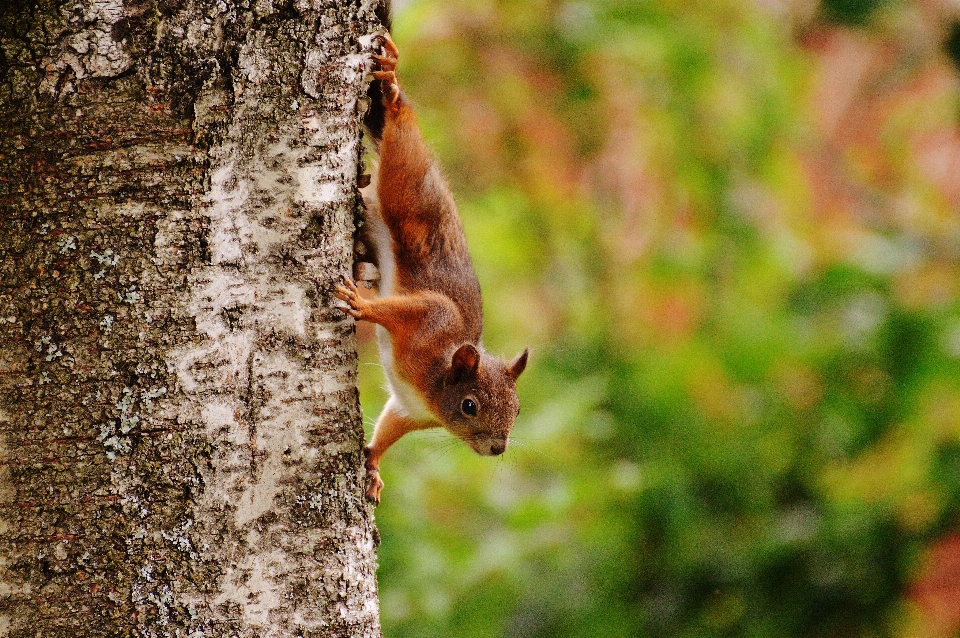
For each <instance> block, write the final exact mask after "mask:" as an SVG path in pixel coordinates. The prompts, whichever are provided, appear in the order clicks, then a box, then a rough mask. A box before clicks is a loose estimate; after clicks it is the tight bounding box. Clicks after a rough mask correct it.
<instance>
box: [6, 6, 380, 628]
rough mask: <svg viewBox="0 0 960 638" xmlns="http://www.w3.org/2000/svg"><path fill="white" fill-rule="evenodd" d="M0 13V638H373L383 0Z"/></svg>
mask: <svg viewBox="0 0 960 638" xmlns="http://www.w3.org/2000/svg"><path fill="white" fill-rule="evenodd" d="M2 4H3V5H5V6H3V7H0V131H2V135H0V636H11V637H22V636H43V637H57V636H71V637H86V636H150V637H153V636H183V637H185V638H186V637H189V638H200V637H202V636H207V637H213V636H217V637H219V636H238V637H248V636H249V637H253V636H256V637H272V636H345V637H346V636H350V637H353V636H379V634H380V630H379V620H378V602H377V592H376V581H375V566H376V557H375V545H376V539H377V536H376V529H375V527H374V521H373V511H372V509H371V507H370V505H368V504H367V503H366V502H365V501H364V499H363V488H364V471H363V459H362V450H361V448H362V444H363V431H362V427H361V425H362V422H361V416H360V409H359V403H358V395H357V390H356V354H355V341H354V331H353V322H352V320H348V319H347V318H345V316H344V315H343V314H342V313H341V312H339V311H337V310H333V309H331V305H330V301H331V298H332V297H331V290H332V286H333V284H334V283H335V282H336V281H338V280H339V279H340V278H341V277H342V276H343V275H344V274H346V273H348V272H349V269H350V266H351V263H352V256H353V249H352V233H353V228H354V219H355V214H356V212H357V206H358V204H359V198H358V195H357V189H356V178H357V174H358V171H359V170H360V164H359V163H360V153H361V146H360V121H361V117H362V112H363V108H364V105H363V102H362V99H361V98H362V96H363V95H364V91H365V86H366V84H365V75H366V72H367V71H368V69H369V55H368V54H369V52H370V50H371V48H372V46H373V45H374V40H373V34H374V33H375V31H376V29H377V28H378V23H377V21H376V18H375V16H374V8H375V7H374V6H373V4H374V2H373V0H356V1H353V2H345V1H342V0H340V1H338V0H272V1H271V0H247V1H244V0H186V1H184V2H173V1H170V0H70V1H67V2H63V1H61V0H41V1H40V2H13V3H12V4H11V3H2Z"/></svg>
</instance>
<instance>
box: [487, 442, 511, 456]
mask: <svg viewBox="0 0 960 638" xmlns="http://www.w3.org/2000/svg"><path fill="white" fill-rule="evenodd" d="M506 449H507V444H506V443H500V442H497V443H491V444H490V454H491V455H492V456H498V455H500V454H503V451H504V450H506Z"/></svg>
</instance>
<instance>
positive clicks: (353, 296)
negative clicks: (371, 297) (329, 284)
mask: <svg viewBox="0 0 960 638" xmlns="http://www.w3.org/2000/svg"><path fill="white" fill-rule="evenodd" d="M334 294H335V295H336V297H337V299H339V300H340V301H345V302H347V307H346V308H344V310H345V311H346V312H347V313H348V314H349V315H350V316H352V317H354V318H356V319H362V318H363V307H364V304H365V303H366V302H365V301H364V299H363V297H361V296H360V291H359V290H358V289H357V284H355V283H353V281H352V280H350V279H347V278H346V277H344V279H343V284H342V285H340V286H337V289H336V291H335V292H334Z"/></svg>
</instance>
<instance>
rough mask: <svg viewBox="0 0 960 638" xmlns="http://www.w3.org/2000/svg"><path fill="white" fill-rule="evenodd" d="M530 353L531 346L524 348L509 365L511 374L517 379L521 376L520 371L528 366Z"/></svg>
mask: <svg viewBox="0 0 960 638" xmlns="http://www.w3.org/2000/svg"><path fill="white" fill-rule="evenodd" d="M529 354H530V348H524V349H523V352H521V353H520V354H519V355H517V358H516V359H514V360H513V361H511V362H510V365H508V366H507V371H508V372H509V373H510V376H511V377H513V378H514V379H516V378H517V377H519V376H520V373H521V372H523V371H524V370H525V369H526V367H527V357H528V356H529Z"/></svg>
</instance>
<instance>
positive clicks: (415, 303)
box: [335, 35, 529, 503]
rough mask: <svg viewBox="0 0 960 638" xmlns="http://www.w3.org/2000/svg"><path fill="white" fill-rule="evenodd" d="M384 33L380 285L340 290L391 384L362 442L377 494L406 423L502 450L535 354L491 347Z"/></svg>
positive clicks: (453, 212)
mask: <svg viewBox="0 0 960 638" xmlns="http://www.w3.org/2000/svg"><path fill="white" fill-rule="evenodd" d="M380 37H381V42H382V45H383V52H384V55H374V56H373V57H374V60H375V63H376V64H375V71H374V73H373V78H374V79H373V82H372V87H371V91H370V95H371V96H373V97H377V98H379V102H380V103H379V104H378V105H375V106H376V107H378V109H379V112H377V113H375V114H374V116H373V117H372V118H371V117H368V118H367V125H368V130H369V131H370V133H371V136H372V137H373V140H374V144H375V146H376V148H377V149H378V151H379V169H378V170H376V171H374V173H375V175H374V176H373V177H372V183H371V184H370V186H369V187H368V188H366V189H364V190H365V191H367V192H366V193H365V200H366V202H365V203H366V214H365V224H364V229H363V233H364V235H365V236H366V238H367V239H368V243H369V244H371V246H370V248H372V250H373V253H374V255H373V256H374V258H375V260H376V262H377V263H376V265H377V267H378V269H379V271H380V290H379V296H378V297H376V298H373V299H369V298H365V297H362V296H360V294H359V290H358V289H357V285H356V284H355V283H354V281H352V280H351V279H350V278H345V279H344V282H343V284H342V285H339V286H337V288H336V292H335V295H336V297H337V298H338V299H340V300H341V301H343V302H345V307H343V309H344V310H345V311H346V312H347V313H349V314H350V315H352V316H353V317H354V318H356V319H362V320H366V321H370V322H373V323H375V324H377V340H378V343H379V349H380V360H381V362H382V364H383V367H384V370H385V372H386V376H387V381H388V385H389V388H390V398H389V399H388V400H387V403H386V405H385V406H384V408H383V412H382V413H381V414H380V416H379V418H378V419H377V423H376V426H375V427H374V431H373V437H372V438H371V440H370V443H369V444H368V445H367V446H366V447H365V448H364V454H365V456H366V472H367V482H368V484H367V490H366V496H367V498H368V499H369V500H371V501H372V502H374V503H379V502H380V491H381V490H382V489H383V481H382V480H381V479H380V471H379V468H380V458H381V457H382V456H383V454H384V452H386V450H387V449H388V448H389V447H390V446H391V445H393V444H394V443H396V442H397V440H399V439H400V437H402V436H403V435H404V434H407V433H408V432H413V431H415V430H423V429H427V428H433V427H444V428H446V429H447V430H448V431H449V432H451V433H452V434H454V435H455V436H457V437H459V438H460V439H462V440H463V441H464V442H465V443H466V444H467V445H468V446H469V447H470V448H471V449H472V450H473V451H474V452H476V453H477V454H480V455H482V456H496V455H499V454H502V453H503V452H504V451H505V450H506V449H507V443H508V441H509V435H510V431H511V429H512V428H513V423H514V420H515V419H516V417H517V415H518V414H519V412H520V400H519V398H518V396H517V389H516V381H517V377H519V376H520V374H521V373H522V372H523V370H524V368H525V367H526V365H527V357H528V354H529V348H527V349H525V350H524V351H523V352H522V353H521V354H520V355H518V356H517V357H516V358H515V359H513V360H512V361H509V362H508V361H505V360H503V359H501V358H499V357H496V356H494V355H491V354H488V353H487V352H485V351H484V349H483V346H482V343H481V335H480V333H481V328H482V325H483V316H482V304H481V298H480V284H479V283H478V281H477V277H476V274H475V273H474V270H473V264H472V262H471V260H470V254H469V252H468V251H467V242H466V238H465V237H464V233H463V228H462V226H461V224H460V219H459V217H458V215H457V209H456V205H455V204H454V201H453V196H452V195H451V193H450V189H449V188H448V187H447V184H446V183H445V181H444V178H443V177H442V175H441V174H440V171H439V169H438V167H437V165H436V163H435V162H434V160H433V158H432V156H431V154H430V152H429V151H428V150H427V147H426V145H425V143H424V141H423V138H422V137H421V134H420V130H419V128H418V126H417V121H416V116H415V114H414V111H413V108H412V106H411V104H410V101H409V100H408V98H407V97H406V95H405V94H404V92H403V91H402V90H401V89H400V85H399V84H398V83H397V76H396V68H397V60H398V57H399V53H398V51H397V47H396V45H395V44H394V43H393V40H391V39H390V37H389V35H383V36H380ZM371 122H373V125H372V126H371V125H370V123H371ZM371 190H372V191H374V192H373V193H370V192H369V191H371Z"/></svg>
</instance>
